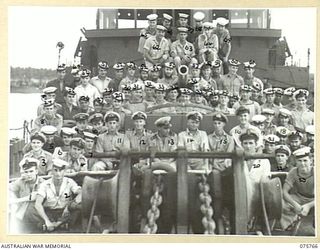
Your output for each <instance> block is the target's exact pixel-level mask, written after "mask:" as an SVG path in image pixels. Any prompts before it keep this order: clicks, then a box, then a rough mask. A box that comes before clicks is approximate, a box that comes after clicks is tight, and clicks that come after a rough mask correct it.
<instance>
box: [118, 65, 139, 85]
mask: <svg viewBox="0 0 320 250" xmlns="http://www.w3.org/2000/svg"><path fill="white" fill-rule="evenodd" d="M136 69H137V65H136V64H135V63H134V62H127V63H126V71H127V74H126V77H125V78H123V79H122V80H121V82H120V86H119V91H122V88H121V86H123V85H131V84H133V83H135V82H136V81H137V80H138V79H137V77H136V76H135V73H136Z"/></svg>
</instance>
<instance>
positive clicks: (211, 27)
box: [202, 22, 214, 29]
mask: <svg viewBox="0 0 320 250" xmlns="http://www.w3.org/2000/svg"><path fill="white" fill-rule="evenodd" d="M202 27H203V28H207V29H213V28H214V25H213V23H212V22H204V23H203V24H202Z"/></svg>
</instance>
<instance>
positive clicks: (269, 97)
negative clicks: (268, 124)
mask: <svg viewBox="0 0 320 250" xmlns="http://www.w3.org/2000/svg"><path fill="white" fill-rule="evenodd" d="M263 93H264V96H265V103H264V104H262V105H261V108H262V109H272V110H273V111H274V112H275V116H277V115H278V114H279V109H280V108H281V107H280V106H278V105H276V104H275V103H274V99H275V91H274V89H273V88H266V89H264V90H263Z"/></svg>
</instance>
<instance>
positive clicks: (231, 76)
mask: <svg viewBox="0 0 320 250" xmlns="http://www.w3.org/2000/svg"><path fill="white" fill-rule="evenodd" d="M239 65H241V62H240V61H239V60H237V59H233V58H231V59H229V60H228V68H229V70H228V74H225V75H223V77H222V80H223V84H222V88H223V89H227V90H228V91H229V93H230V94H232V95H239V93H240V87H241V85H244V80H243V78H242V76H240V75H238V74H237V72H238V69H239ZM223 67H224V66H223Z"/></svg>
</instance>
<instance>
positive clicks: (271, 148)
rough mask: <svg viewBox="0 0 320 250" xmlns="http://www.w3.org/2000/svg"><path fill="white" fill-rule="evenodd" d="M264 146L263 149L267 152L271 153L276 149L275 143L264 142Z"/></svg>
mask: <svg viewBox="0 0 320 250" xmlns="http://www.w3.org/2000/svg"><path fill="white" fill-rule="evenodd" d="M264 148H265V151H266V153H267V154H272V153H274V151H275V149H276V144H274V143H269V142H265V144H264Z"/></svg>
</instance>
